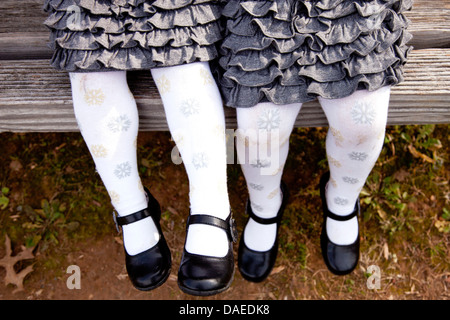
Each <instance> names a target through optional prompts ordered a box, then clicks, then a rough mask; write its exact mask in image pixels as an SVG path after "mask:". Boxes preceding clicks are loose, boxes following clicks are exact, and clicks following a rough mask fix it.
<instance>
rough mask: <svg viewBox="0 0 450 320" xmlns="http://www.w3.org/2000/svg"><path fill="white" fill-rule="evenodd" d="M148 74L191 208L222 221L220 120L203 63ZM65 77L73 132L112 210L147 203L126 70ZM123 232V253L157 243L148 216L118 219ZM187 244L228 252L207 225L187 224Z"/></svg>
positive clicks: (123, 212)
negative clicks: (68, 84) (178, 160)
mask: <svg viewBox="0 0 450 320" xmlns="http://www.w3.org/2000/svg"><path fill="white" fill-rule="evenodd" d="M151 73H152V76H153V78H154V80H155V82H156V84H157V87H158V90H159V92H160V95H161V98H162V100H163V104H164V109H165V113H166V117H167V122H168V125H169V128H170V131H171V134H172V136H173V138H174V140H175V141H176V143H177V146H178V149H179V150H180V153H181V156H182V158H183V162H184V165H185V168H186V171H187V175H188V178H189V184H190V212H191V214H208V215H213V216H216V217H219V218H222V219H225V218H226V217H227V216H228V215H229V213H230V205H229V200H228V192H227V187H226V186H227V177H226V144H225V119H224V113H223V103H222V100H221V96H220V93H219V91H218V88H217V85H216V83H215V81H214V80H213V78H212V75H211V72H210V69H209V64H208V63H207V62H198V63H191V64H186V65H180V66H175V67H165V68H158V69H152V70H151ZM70 80H71V85H72V95H73V103H74V111H75V116H76V119H77V121H78V125H79V128H80V131H81V133H82V135H83V138H84V140H85V142H86V144H87V146H88V148H89V150H90V152H91V154H92V157H93V159H94V162H95V165H96V169H97V172H98V173H99V175H100V177H101V179H102V181H103V183H104V185H105V187H106V189H107V191H108V193H109V195H110V197H111V201H112V204H113V206H114V208H115V210H116V211H117V213H118V215H119V216H127V215H130V214H132V213H134V212H137V211H140V210H142V209H144V208H146V207H147V200H146V195H145V192H144V188H143V185H142V182H141V179H140V177H139V174H138V164H137V157H136V139H137V135H138V125H139V115H138V110H137V106H136V102H135V99H134V97H133V95H132V93H131V92H130V90H129V88H128V84H127V79H126V72H125V71H111V72H100V73H71V74H70ZM168 156H169V155H168ZM174 183H177V182H174ZM123 237H124V245H125V249H126V251H127V253H128V254H129V255H136V254H139V253H141V252H143V251H145V250H147V249H149V248H151V247H153V246H154V245H155V244H156V243H158V240H159V233H158V230H157V228H156V226H155V224H154V222H153V220H152V219H151V217H147V218H145V219H142V220H140V221H138V222H135V223H132V224H129V225H124V226H123ZM186 250H187V251H188V252H191V253H196V254H201V255H209V256H224V255H226V253H227V252H228V239H227V236H226V233H225V232H224V231H223V230H220V229H218V228H215V227H211V226H208V225H200V224H195V225H192V226H190V227H189V230H188V234H187V239H186Z"/></svg>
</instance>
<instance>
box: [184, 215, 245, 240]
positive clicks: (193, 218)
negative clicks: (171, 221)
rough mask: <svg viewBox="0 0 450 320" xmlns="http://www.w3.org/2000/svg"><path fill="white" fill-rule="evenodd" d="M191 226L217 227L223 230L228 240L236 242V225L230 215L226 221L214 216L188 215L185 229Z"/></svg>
mask: <svg viewBox="0 0 450 320" xmlns="http://www.w3.org/2000/svg"><path fill="white" fill-rule="evenodd" d="M191 224H206V225H210V226H213V227H217V228H220V229H223V230H225V232H226V233H227V235H228V238H229V239H230V241H233V242H236V241H237V229H236V223H235V221H234V219H233V218H232V216H231V214H230V215H229V216H228V218H227V220H223V219H220V218H217V217H214V216H210V215H205V214H193V215H192V214H191V215H189V217H188V219H187V222H186V228H187V227H188V226H190V225H191Z"/></svg>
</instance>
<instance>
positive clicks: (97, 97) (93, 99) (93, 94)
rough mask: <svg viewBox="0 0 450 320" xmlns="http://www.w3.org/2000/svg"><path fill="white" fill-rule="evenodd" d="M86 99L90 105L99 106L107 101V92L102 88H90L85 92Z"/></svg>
mask: <svg viewBox="0 0 450 320" xmlns="http://www.w3.org/2000/svg"><path fill="white" fill-rule="evenodd" d="M84 101H85V102H86V103H87V104H88V105H90V106H99V105H101V104H103V102H104V101H105V94H104V93H103V91H102V90H101V89H92V90H91V89H88V90H86V92H85V94H84Z"/></svg>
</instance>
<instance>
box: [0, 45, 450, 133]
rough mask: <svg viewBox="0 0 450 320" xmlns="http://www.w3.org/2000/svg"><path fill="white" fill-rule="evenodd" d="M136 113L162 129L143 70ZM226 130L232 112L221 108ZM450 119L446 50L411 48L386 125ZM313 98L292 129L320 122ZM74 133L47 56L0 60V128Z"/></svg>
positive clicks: (62, 84)
mask: <svg viewBox="0 0 450 320" xmlns="http://www.w3.org/2000/svg"><path fill="white" fill-rule="evenodd" d="M128 81H129V85H130V89H131V91H132V92H133V94H134V95H135V98H136V101H137V104H138V108H139V112H140V130H141V131H161V130H162V131H166V130H168V126H167V122H166V119H165V114H164V109H163V106H162V101H161V99H160V97H159V94H158V91H157V89H156V86H155V84H154V82H153V80H152V78H151V74H150V72H148V71H135V72H128ZM225 115H226V122H227V126H228V127H229V128H235V127H236V119H235V110H234V109H232V108H225ZM429 123H436V124H437V123H450V51H448V50H445V49H426V50H414V51H413V52H412V53H411V55H410V60H409V63H408V64H407V65H406V68H405V81H404V82H403V83H401V84H400V85H398V86H396V87H394V88H393V90H392V95H391V104H390V110H389V119H388V124H390V125H394V124H429ZM326 125H327V121H326V118H325V115H324V114H323V112H322V109H321V108H320V106H319V104H318V103H317V101H314V102H309V103H306V104H304V105H303V107H302V110H301V112H300V114H299V116H298V118H297V121H296V126H297V127H300V126H301V127H317V126H326ZM1 131H13V132H49V131H53V132H55V131H57V132H73V131H78V128H77V124H76V120H75V116H74V114H73V106H72V96H71V88H70V81H69V78H68V76H67V73H66V72H63V71H55V70H54V69H52V68H51V67H50V66H49V61H48V60H15V61H0V132H1Z"/></svg>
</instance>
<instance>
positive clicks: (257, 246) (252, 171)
mask: <svg viewBox="0 0 450 320" xmlns="http://www.w3.org/2000/svg"><path fill="white" fill-rule="evenodd" d="M300 108H301V104H292V105H283V106H279V105H275V104H273V103H260V104H258V105H256V106H254V107H251V108H237V109H236V115H237V122H238V130H237V134H236V136H237V139H236V149H237V154H238V159H239V162H240V164H241V168H242V171H243V174H244V177H245V180H246V182H247V189H248V192H249V197H250V205H251V209H252V211H253V213H254V214H255V215H256V216H258V217H260V218H265V219H268V218H273V217H276V216H277V213H278V211H279V209H280V206H281V202H282V194H281V192H280V183H281V177H282V175H283V168H284V164H285V162H286V159H287V156H288V152H289V137H290V135H291V132H292V129H293V127H294V123H295V120H296V118H297V115H298V113H299V111H300ZM276 231H277V224H276V223H273V224H265V225H264V224H260V223H257V222H256V221H254V220H253V219H252V218H250V219H249V221H248V223H247V225H246V226H245V230H244V235H243V236H244V242H245V244H246V246H247V247H248V248H250V249H252V250H255V251H268V250H270V249H271V248H272V247H273V244H274V242H275V239H276Z"/></svg>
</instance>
